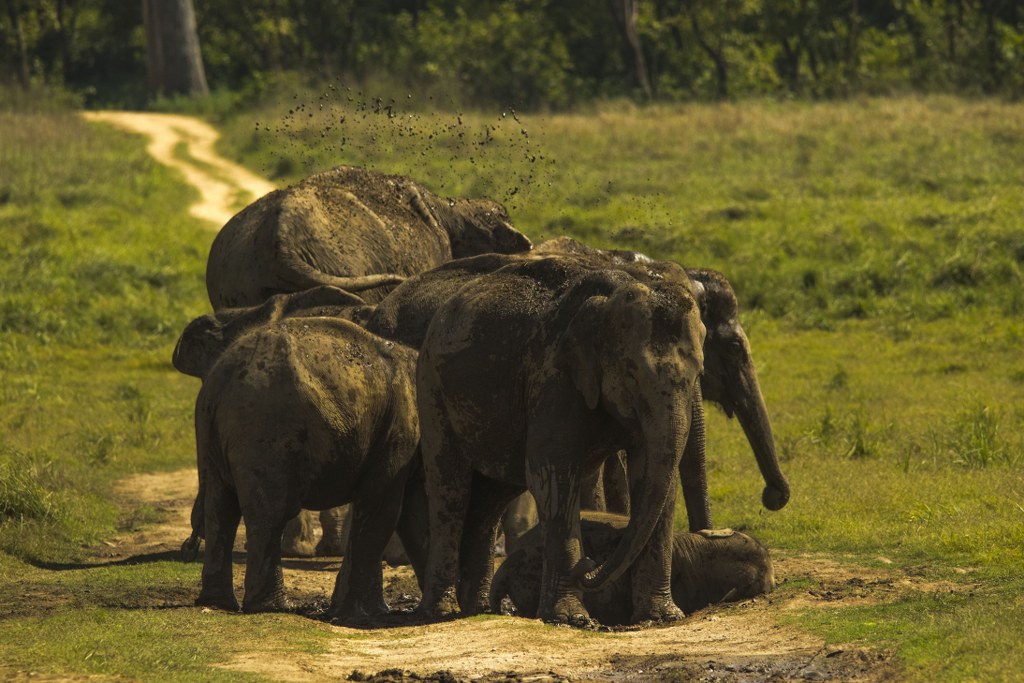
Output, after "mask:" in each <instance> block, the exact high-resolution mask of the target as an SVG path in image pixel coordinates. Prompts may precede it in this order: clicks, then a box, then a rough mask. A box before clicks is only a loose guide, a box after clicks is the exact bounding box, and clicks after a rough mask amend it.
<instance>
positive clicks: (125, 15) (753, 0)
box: [0, 0, 1024, 108]
mask: <svg viewBox="0 0 1024 683" xmlns="http://www.w3.org/2000/svg"><path fill="white" fill-rule="evenodd" d="M6 6H7V10H8V11H7V12H5V13H4V14H3V16H0V78H2V79H6V80H8V81H17V80H21V81H22V82H23V84H24V85H25V86H26V87H30V86H31V84H33V83H39V82H46V83H51V84H54V83H56V84H66V85H68V86H70V87H72V88H74V89H77V90H81V91H83V92H86V93H87V94H89V93H96V94H98V96H99V97H98V99H99V100H100V101H101V102H107V103H121V104H124V103H140V102H141V101H142V100H143V99H144V96H145V95H144V93H145V80H146V79H145V59H144V52H145V50H144V32H143V30H142V9H141V4H140V3H137V2H127V3H126V2H120V1H117V0H37V1H33V2H27V1H26V0H8V1H7V3H6ZM195 9H196V14H197V17H198V25H199V34H200V40H201V43H202V49H203V57H204V60H205V64H206V70H207V76H208V79H209V81H210V83H211V85H212V86H214V87H220V88H229V89H238V88H241V87H244V86H252V85H256V86H259V85H260V84H261V83H263V82H264V79H265V77H266V76H267V75H268V74H272V73H273V72H276V71H281V70H296V71H301V72H304V73H308V74H316V75H319V76H320V77H322V78H329V79H333V78H336V77H343V78H345V79H346V80H348V81H352V82H358V83H370V82H372V83H374V84H375V86H377V87H379V88H388V89H391V90H392V91H395V92H397V91H399V90H416V91H418V92H420V93H429V92H438V93H442V94H443V95H444V96H446V97H451V98H454V99H456V100H458V101H459V102H460V103H466V102H470V103H497V104H502V105H507V104H513V105H515V106H518V107H541V106H543V107H556V108H557V107H562V106H566V105H569V104H573V103H578V102H580V101H583V100H588V99H591V98H595V97H609V96H612V97H618V96H627V97H633V98H636V99H641V100H642V99H651V98H653V99H658V100H663V101H664V100H694V99H697V100H700V99H713V98H731V97H736V96H743V95H751V94H759V95H763V94H780V95H794V96H804V97H805V96H812V97H833V96H846V95H850V94H855V93H865V92H867V93H885V92H893V91H905V90H911V89H912V90H916V91H927V92H961V93H967V92H980V93H989V94H992V93H999V94H1005V95H1009V96H1020V95H1021V94H1022V93H1024V7H1022V5H1021V3H1019V2H1016V1H1014V0H839V1H836V2H831V1H830V2H825V1H824V0H576V1H574V2H566V1H564V0H561V1H556V0H473V1H472V2H467V1H466V0H383V1H381V2H374V3H360V2H356V0H330V1H322V0H315V1H314V0H288V1H287V2H281V1H280V0H246V1H244V2H243V1H241V0H204V1H203V2H198V3H196V7H195ZM126 83H127V84H129V85H128V86H126V85H124V84H126ZM131 84H134V85H131Z"/></svg>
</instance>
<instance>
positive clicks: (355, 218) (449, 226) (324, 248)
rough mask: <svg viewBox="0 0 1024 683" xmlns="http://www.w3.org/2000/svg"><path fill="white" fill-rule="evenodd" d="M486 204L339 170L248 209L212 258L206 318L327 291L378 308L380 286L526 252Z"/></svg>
mask: <svg viewBox="0 0 1024 683" xmlns="http://www.w3.org/2000/svg"><path fill="white" fill-rule="evenodd" d="M530 246H531V245H530V241H529V240H528V239H527V238H526V237H525V236H524V235H523V234H522V233H520V232H519V231H517V230H516V229H515V228H514V227H512V224H511V221H510V219H509V217H508V213H507V212H506V210H505V207H503V206H502V205H501V204H499V203H498V202H495V201H493V200H490V199H461V198H457V199H449V198H446V197H440V196H438V195H435V194H434V193H432V192H430V191H429V190H427V189H426V188H424V187H423V186H422V185H420V184H419V183H417V182H415V181H414V180H411V179H409V178H406V177H403V176H397V175H386V174H383V173H377V172H375V171H371V170H369V169H365V168H357V167H352V166H339V167H338V168H335V169H333V170H330V171H326V172H324V173H318V174H316V175H313V176H310V177H309V178H306V179H305V180H303V181H301V182H299V183H297V184H295V185H292V186H291V187H288V188H286V189H283V190H276V191H274V192H271V193H270V194H267V195H265V196H264V197H262V198H261V199H258V200H257V201H255V202H253V203H252V204H250V205H249V206H247V207H246V208H245V209H243V210H242V211H241V212H239V213H238V214H237V215H235V216H234V217H233V218H232V219H231V220H229V221H228V222H227V224H225V225H224V227H223V228H222V229H221V231H220V232H219V233H218V234H217V237H216V239H215V240H214V242H213V246H212V247H211V248H210V256H209V260H208V261H207V265H206V288H207V292H208V294H209V296H210V302H211V303H212V304H213V308H214V310H216V311H219V310H221V309H223V308H229V307H239V306H256V305H259V304H261V303H263V301H265V300H266V299H267V298H268V297H270V296H272V295H274V294H279V293H285V292H297V291H301V290H304V289H310V288H312V287H316V286H319V285H331V286H334V287H338V288H340V289H344V290H346V291H349V292H357V293H361V296H362V297H363V298H364V299H365V300H366V301H368V302H370V303H374V302H377V301H380V300H381V299H382V298H383V297H384V296H385V294H386V293H387V291H388V288H387V287H384V288H381V287H382V286H384V285H391V284H395V283H397V282H401V281H402V280H403V279H404V278H405V277H407V276H409V275H413V274H415V273H419V272H422V271H424V270H428V269H430V268H433V267H435V266H438V265H441V264H442V263H445V262H447V261H450V260H452V259H453V258H463V257H466V256H473V255H475V254H482V253H488V252H497V253H513V252H521V251H527V250H529V249H530Z"/></svg>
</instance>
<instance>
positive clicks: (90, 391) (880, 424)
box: [0, 91, 1024, 680]
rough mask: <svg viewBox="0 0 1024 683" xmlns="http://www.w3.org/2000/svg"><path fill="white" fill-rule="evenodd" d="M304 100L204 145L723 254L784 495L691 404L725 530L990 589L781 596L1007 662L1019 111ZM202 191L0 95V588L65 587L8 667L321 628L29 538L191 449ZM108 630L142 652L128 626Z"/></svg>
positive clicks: (1015, 435) (877, 628)
mask: <svg viewBox="0 0 1024 683" xmlns="http://www.w3.org/2000/svg"><path fill="white" fill-rule="evenodd" d="M318 96H319V95H318V94H317V93H313V94H310V93H304V94H301V95H300V97H299V98H295V97H292V95H291V94H290V93H289V94H286V95H285V96H284V97H283V99H282V102H281V103H279V104H277V105H273V106H269V107H266V108H261V109H258V110H250V111H245V112H241V113H237V114H235V115H234V116H233V117H228V119H227V120H225V121H224V127H225V132H226V137H225V142H224V146H223V149H225V150H227V151H228V152H229V153H230V154H231V156H233V157H235V158H238V159H241V160H243V161H245V162H246V163H247V164H248V165H249V166H250V167H251V168H253V169H254V170H256V171H259V172H262V173H265V174H267V175H269V176H272V177H273V178H274V179H275V180H279V181H282V182H284V181H293V180H297V179H298V178H300V177H302V176H305V175H307V174H308V173H310V172H313V171H317V170H323V169H326V168H329V167H330V166H332V165H334V164H337V163H357V164H366V165H371V166H374V167H377V168H380V169H382V170H386V171H391V172H399V173H405V174H409V175H412V176H414V177H416V178H417V179H418V180H421V181H422V182H424V183H425V184H426V185H427V186H429V187H430V188H431V189H433V190H435V191H438V192H440V193H442V194H451V195H456V194H458V195H491V196H494V197H495V198H497V199H500V200H502V201H504V202H505V203H506V204H508V205H509V207H510V208H511V209H512V214H513V217H514V219H515V221H516V223H517V225H519V226H520V227H522V228H523V229H524V230H525V231H526V232H528V233H529V234H530V235H531V237H534V238H538V239H539V238H543V237H549V236H555V235H559V234H571V235H575V236H578V237H581V238H585V239H587V240H588V241H590V242H592V243H594V244H596V245H599V246H616V247H631V248H638V249H642V250H644V251H647V252H648V253H650V254H651V255H654V256H660V257H670V258H674V259H677V260H679V261H680V262H682V263H684V264H687V265H702V266H712V267H716V268H719V269H720V270H722V271H723V272H725V273H726V274H727V275H728V276H729V277H730V279H731V280H732V282H733V284H734V285H735V286H736V289H737V292H738V294H739V296H740V299H741V304H742V309H743V310H742V316H743V322H744V325H745V327H746V330H747V333H748V335H749V337H750V341H751V344H752V346H753V349H754V355H755V360H756V362H757V364H758V369H759V375H760V379H761V384H762V388H763V390H764V393H765V398H766V401H767V404H768V408H769V411H770V412H771V415H772V418H773V427H774V429H775V434H776V440H777V442H778V446H779V451H780V456H781V458H782V460H783V462H782V466H783V469H784V470H785V472H786V474H787V475H788V476H789V478H790V481H791V484H792V489H793V495H792V500H791V502H790V504H789V505H788V506H787V507H786V508H784V509H783V510H781V511H779V512H768V511H765V510H763V509H761V507H760V490H761V486H762V484H761V481H760V476H759V474H758V472H757V470H756V467H755V466H754V461H753V457H752V455H751V453H750V451H749V447H748V446H747V444H746V442H745V439H744V437H743V434H742V431H741V430H740V428H739V426H738V425H737V424H736V423H735V422H731V421H728V420H726V419H725V418H724V416H722V415H721V414H720V413H719V412H717V411H716V410H714V409H713V408H710V407H709V410H708V415H709V417H708V459H709V476H708V478H709V483H710V488H711V494H712V499H713V502H712V505H713V507H712V511H713V515H714V519H715V521H716V523H717V524H719V525H722V526H732V527H734V528H739V529H744V530H747V531H749V532H750V533H752V534H753V535H755V536H757V537H759V538H761V539H762V540H764V541H766V542H767V543H768V545H769V546H771V547H774V548H780V549H786V550H792V551H809V552H820V553H826V554H829V555H842V556H843V557H844V558H846V559H848V560H849V561H851V562H854V563H861V564H869V565H880V564H883V565H885V566H890V565H889V564H888V563H892V565H891V566H895V567H922V566H923V567H927V568H928V571H929V572H933V573H934V574H936V575H938V576H942V577H943V578H944V579H945V580H947V581H949V582H952V583H954V584H956V585H959V586H963V587H967V588H965V589H964V590H965V591H967V590H975V586H978V587H980V588H977V590H976V592H975V593H974V594H973V595H968V594H966V593H965V594H960V593H957V594H956V595H953V596H930V595H924V596H919V597H913V598H907V599H906V600H904V601H902V602H899V603H897V604H893V605H875V606H863V607H857V608H846V609H835V610H828V611H827V616H825V613H823V612H820V611H815V612H807V613H799V614H795V615H793V619H794V620H795V621H796V623H798V624H799V625H801V626H802V627H804V628H808V629H812V630H814V631H815V632H817V633H820V634H821V635H822V636H823V637H825V638H826V639H828V640H829V642H833V643H843V642H858V643H866V644H868V645H874V646H880V647H886V648H891V649H893V650H894V651H895V652H896V654H897V657H898V658H899V659H900V661H901V662H903V663H905V664H906V665H907V666H909V667H911V668H910V674H908V675H914V676H916V677H917V678H919V679H921V680H934V679H935V678H936V677H945V678H948V679H951V680H955V679H963V678H977V679H986V680H988V679H998V678H999V677H1000V670H1002V671H1008V672H1009V671H1020V670H1024V658H1022V656H1021V655H1020V654H1019V646H1018V645H1017V644H1015V643H1014V642H1013V638H1012V637H1011V635H1012V634H1011V631H1012V628H1011V626H1012V624H1015V623H1019V621H1020V614H1019V612H1020V609H1021V603H1020V599H1019V594H1020V590H1021V588H1022V587H1021V586H1020V585H1019V581H1018V580H1017V579H1016V578H1014V577H1016V576H1017V575H1018V574H1019V568H1020V567H1021V566H1022V565H1024V531H1022V530H1024V470H1022V468H1024V462H1022V454H1024V408H1022V406H1024V360H1022V358H1024V357H1022V356H1021V354H1020V349H1021V346H1022V342H1024V322H1022V320H1024V318H1022V317H1021V315H1020V313H1021V312H1022V311H1024V294H1022V292H1024V288H1022V286H1021V285H1022V282H1021V267H1022V265H1021V264H1022V262H1024V227H1022V225H1021V222H1020V216H1022V215H1024V191H1022V190H1021V188H1022V187H1024V154H1022V153H1021V152H1024V115H1022V114H1024V108H1022V107H1021V106H1020V105H1011V104H1003V103H998V102H986V101H982V102H966V101H962V100H956V99H951V98H927V99H916V98H909V99H897V100H856V101H851V102H845V103H816V104H808V103H775V102H753V103H744V104H736V105H693V106H689V105H687V106H679V107H652V108H643V109H638V108H636V107H633V106H631V105H626V104H611V105H603V106H600V107H595V108H594V109H593V110H591V111H587V112H580V113H577V114H564V115H557V116H538V115H529V116H527V115H523V114H519V113H516V114H515V115H513V113H512V112H511V111H506V112H504V116H502V112H500V111H494V112H484V113H480V112H477V113H470V112H463V113H461V114H460V113H458V112H443V111H439V110H435V109H432V108H431V106H430V103H417V102H411V103H410V102H396V103H389V102H382V103H381V106H380V107H379V108H378V107H377V105H376V103H375V101H374V100H373V97H372V94H358V93H352V94H349V93H347V92H345V91H340V92H338V93H335V94H333V95H331V98H330V99H325V100H322V101H321V100H318V99H317V98H318ZM349 96H351V97H352V98H353V99H352V101H351V102H349V101H348V99H347V98H348V97H349ZM320 104H324V105H325V106H324V108H323V109H321V108H320V106H319V105H320ZM364 104H365V105H366V106H365V107H364V108H362V109H361V108H360V107H361V105H364ZM299 105H303V107H302V108H301V109H300V108H299ZM388 105H390V106H391V107H392V109H391V112H390V114H393V115H389V112H388V110H387V106H388ZM288 109H291V110H292V114H291V115H290V116H289V115H288ZM310 114H312V116H310ZM342 115H344V116H346V120H345V122H341V121H340V116H342ZM410 116H411V117H412V118H410ZM257 121H258V122H259V127H258V128H257V126H256V122H257ZM328 126H330V128H328ZM524 131H525V133H524ZM460 133H462V136H461V137H460V136H459V134H460ZM342 136H343V137H344V138H345V139H344V141H343V140H342V139H341V138H342ZM488 136H489V137H488ZM192 196H193V194H192V193H191V191H190V190H188V189H186V188H184V187H183V185H182V184H181V183H180V182H179V180H178V179H176V177H175V176H174V175H173V174H172V173H171V172H170V171H167V170H166V169H163V168H162V167H160V166H158V165H156V164H155V163H154V162H152V161H151V160H149V159H148V157H146V155H145V152H144V143H143V142H142V141H141V140H140V139H136V138H132V137H130V136H126V135H124V134H121V133H118V132H115V131H113V130H111V129H108V128H106V127H102V126H89V125H86V124H85V123H83V122H81V121H80V120H79V119H78V118H76V117H74V116H72V115H70V114H68V113H61V112H60V111H56V112H54V111H50V110H47V112H45V113H40V112H33V113H20V114H19V113H0V221H2V223H3V225H4V229H5V240H4V241H3V243H2V244H0V370H2V373H3V377H4V381H3V383H2V385H0V407H2V410H0V576H2V578H3V579H4V582H5V586H6V588H5V589H4V590H2V591H0V599H2V600H3V601H6V602H7V604H18V603H17V601H18V600H19V599H20V596H21V595H22V594H25V593H26V592H32V591H37V590H39V591H44V592H49V593H55V594H57V595H59V596H66V597H68V599H69V600H71V601H70V602H69V603H68V608H67V610H66V611H63V612H61V613H60V615H59V618H52V615H51V616H50V617H47V618H45V619H39V618H35V617H27V616H21V617H17V618H14V619H7V620H5V621H4V625H5V635H4V637H3V638H2V639H0V641H2V643H7V644H12V643H17V644H18V645H19V647H18V648H14V646H13V645H10V646H9V645H0V648H4V647H6V648H7V649H6V650H0V658H2V659H3V660H4V661H5V662H11V663H12V665H14V666H17V667H37V666H39V665H40V664H42V663H47V666H48V667H49V668H48V669H46V670H47V671H53V672H58V673H60V672H63V673H101V674H103V673H105V674H114V673H123V674H125V675H129V676H140V677H143V676H149V677H153V676H155V677H160V678H174V677H178V678H189V677H194V676H195V675H196V672H197V671H199V670H200V668H201V667H202V665H203V663H204V662H209V661H222V658H224V657H226V656H228V654H225V653H230V652H231V651H232V648H233V647H234V645H231V644H230V642H227V641H231V639H232V638H238V637H240V636H239V633H240V632H241V631H243V630H249V629H252V633H253V634H256V635H257V636H260V637H261V638H264V640H268V639H269V640H280V639H281V638H282V637H283V638H284V641H282V642H283V644H282V647H283V648H287V647H312V648H315V647H318V645H317V643H318V642H319V641H318V638H319V636H318V635H317V633H318V632H317V630H316V629H317V628H318V627H317V626H316V625H315V624H312V623H310V622H308V620H306V621H303V620H301V619H298V618H296V617H289V616H282V617H268V618H266V619H262V618H260V619H255V620H242V619H233V618H232V617H230V616H228V615H213V616H210V615H202V614H200V613H199V612H197V611H194V610H175V609H169V610H137V611H131V610H123V609H120V608H119V607H118V605H119V604H120V603H118V602H117V600H118V597H119V593H118V591H119V588H118V587H119V586H122V587H127V588H125V589H126V590H128V589H131V590H137V591H139V592H140V594H144V595H148V596H159V595H168V596H170V597H169V598H168V599H169V600H170V601H171V602H172V603H174V604H186V603H187V602H188V598H189V597H191V596H192V592H193V591H194V588H195V581H196V567H197V565H191V566H189V565H176V564H174V563H170V562H154V563H152V564H151V565H148V566H147V567H145V568H140V567H133V568H128V567H120V568H118V567H112V568H104V569H89V570H76V571H63V572H54V571H47V570H43V569H36V568H34V567H30V566H29V565H26V564H25V563H24V562H23V560H30V561H32V562H35V563H36V564H39V563H41V562H57V563H60V562H68V561H73V560H75V558H79V557H81V556H83V555H84V554H85V553H86V552H87V549H88V547H89V546H90V545H91V544H94V543H96V542H97V541H98V540H99V539H101V538H104V537H107V536H109V535H110V534H111V533H112V532H113V530H114V529H116V528H117V525H118V523H119V521H120V520H119V518H120V517H121V515H120V514H119V512H118V510H117V509H116V507H115V506H114V505H113V503H112V502H111V501H110V490H111V486H112V484H113V482H114V481H115V480H116V479H118V478H120V477H123V476H125V475H126V474H128V473H131V472H135V471H146V470H153V469H163V468H173V467H184V466H191V465H192V464H193V463H194V435H193V431H192V424H191V419H192V418H191V413H192V407H193V401H194V398H195V391H196V389H197V386H198V384H197V382H196V381H195V380H194V379H191V378H187V377H183V376H181V375H179V374H178V373H176V372H175V371H174V370H173V369H172V368H171V367H170V365H169V362H168V360H169V357H170V352H171V349H172V347H173V343H174V340H175V338H176V336H177V333H178V331H179V330H180V329H181V327H182V326H183V325H184V324H185V323H186V322H187V321H188V320H189V319H190V318H191V317H193V316H195V315H199V314H201V313H203V312H205V311H206V310H207V302H206V299H205V292H204V290H203V279H202V278H203V269H204V266H205V256H206V251H207V249H208V246H209V243H210V241H211V240H212V238H213V233H211V232H209V231H208V230H206V228H205V226H203V225H202V224H201V223H199V222H198V221H197V220H195V219H193V218H191V217H190V216H188V215H187V213H186V212H187V205H188V202H189V201H190V198H191V197H192ZM144 512H145V511H142V512H140V514H143V513H144ZM143 516H144V515H143ZM19 558H20V559H19ZM76 596H77V597H76ZM175 601H178V602H175ZM206 617H210V619H208V620H206ZM204 620H205V621H204ZM296 624H298V626H296ZM107 631H109V633H110V634H113V635H111V636H110V639H108V638H107V636H105V635H97V634H100V633H106V632H107ZM65 632H66V633H67V634H68V635H67V637H66V638H63V639H61V638H56V634H61V635H63V634H64V633H65ZM133 634H138V635H133ZM288 634H298V635H296V637H295V638H291V637H290V636H289V635H288ZM115 636H117V637H122V638H124V639H126V642H132V643H134V642H139V643H141V642H143V641H142V640H137V639H148V640H147V642H148V643H149V645H148V647H149V648H150V650H149V652H148V653H145V656H142V655H139V656H136V653H134V652H132V650H133V649H139V648H131V647H126V648H122V650H115V649H114V648H112V647H111V646H110V643H112V642H117V641H116V640H114V639H113V638H114V637H115ZM307 636H308V639H307ZM140 647H141V646H140ZM90 652H92V655H91V656H89V658H88V659H86V657H87V656H88V655H89V653H90ZM950 662H953V663H952V664H950ZM1000 667H1001V669H1000ZM202 675H204V676H207V675H210V676H212V675H214V674H213V673H210V672H209V670H208V669H207V670H205V672H204V673H203V674H202ZM217 675H219V674H217ZM225 675H227V674H225Z"/></svg>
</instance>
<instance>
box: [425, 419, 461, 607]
mask: <svg viewBox="0 0 1024 683" xmlns="http://www.w3.org/2000/svg"><path fill="white" fill-rule="evenodd" d="M432 441H433V435H431V434H430V431H429V430H427V429H424V430H423V462H424V470H425V472H426V481H427V492H428V503H429V510H430V550H429V552H428V556H427V571H426V580H425V582H424V584H425V585H424V589H423V599H422V600H420V606H419V608H418V612H419V613H420V614H421V615H423V616H424V617H427V618H440V617H446V616H450V615H453V614H457V613H458V611H459V601H458V594H457V586H458V582H459V549H460V545H461V541H462V529H463V527H464V526H465V521H466V511H467V510H468V508H469V500H470V491H471V486H472V481H473V476H472V475H473V472H472V469H471V468H470V465H469V460H468V458H464V457H462V455H461V453H460V452H459V451H458V450H456V449H455V448H454V447H452V446H449V444H451V443H453V442H454V439H447V438H442V439H440V440H439V441H438V442H437V443H436V444H432V443H431V442H432Z"/></svg>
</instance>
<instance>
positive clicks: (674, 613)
mask: <svg viewBox="0 0 1024 683" xmlns="http://www.w3.org/2000/svg"><path fill="white" fill-rule="evenodd" d="M685 617H686V615H685V614H684V613H683V610H681V609H679V607H678V606H676V604H675V603H674V602H672V600H671V599H669V600H659V601H658V602H655V603H652V604H651V605H648V606H646V607H644V608H639V607H635V608H634V609H633V617H632V618H631V619H630V622H631V623H633V624H639V623H640V622H643V621H653V622H655V623H659V624H668V623H672V622H675V621H681V620H682V619H683V618H685Z"/></svg>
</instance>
